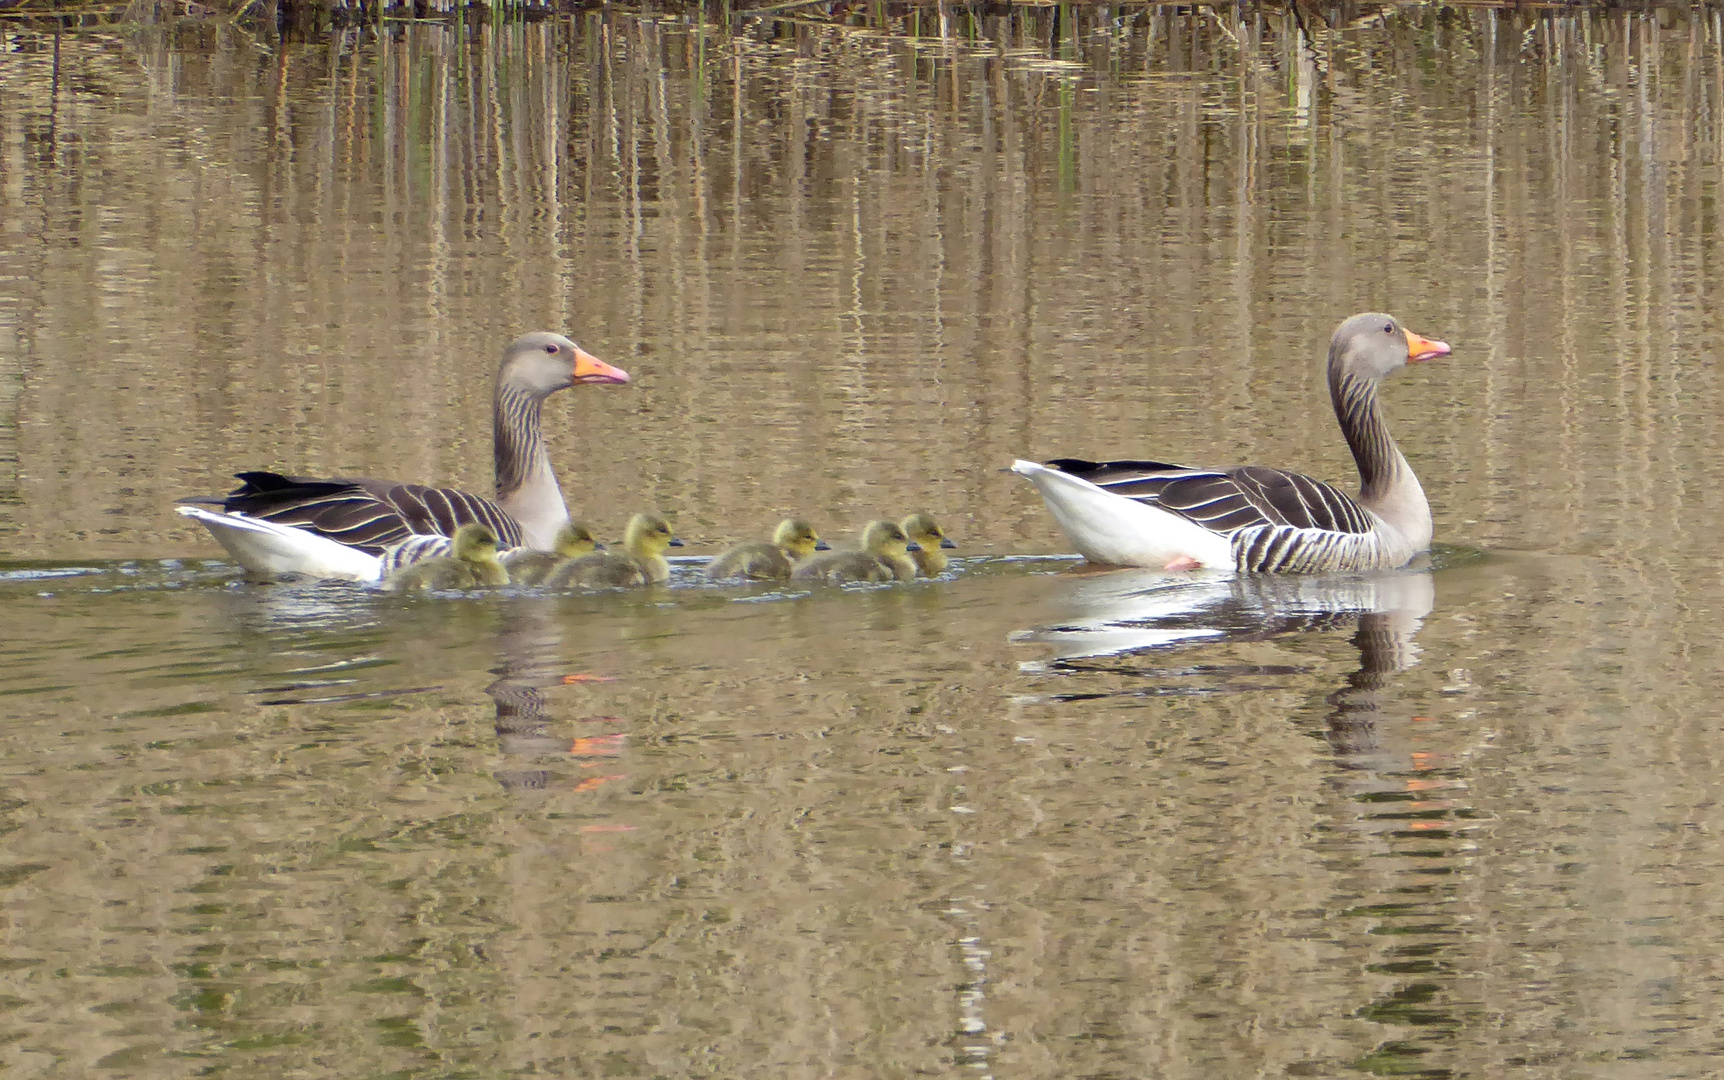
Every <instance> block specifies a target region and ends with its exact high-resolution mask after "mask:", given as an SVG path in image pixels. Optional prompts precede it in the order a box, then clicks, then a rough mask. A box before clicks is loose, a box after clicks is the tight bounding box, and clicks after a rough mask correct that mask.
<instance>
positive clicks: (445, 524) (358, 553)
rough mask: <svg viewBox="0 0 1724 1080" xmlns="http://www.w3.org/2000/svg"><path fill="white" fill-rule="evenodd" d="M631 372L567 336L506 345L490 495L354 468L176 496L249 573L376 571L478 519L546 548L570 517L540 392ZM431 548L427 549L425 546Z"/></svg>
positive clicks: (371, 576)
mask: <svg viewBox="0 0 1724 1080" xmlns="http://www.w3.org/2000/svg"><path fill="white" fill-rule="evenodd" d="M628 381H629V376H628V372H626V371H623V370H621V369H620V368H615V367H612V366H611V365H609V364H607V363H605V362H604V361H602V360H599V359H597V358H595V357H593V356H592V355H590V354H589V353H587V352H586V351H585V350H583V349H582V348H581V347H580V346H578V345H576V344H575V343H574V342H572V341H570V340H569V339H568V338H566V337H563V336H562V335H560V334H552V333H548V332H544V331H540V332H537V333H532V334H527V335H526V336H524V337H521V338H518V339H516V340H515V341H513V342H511V343H510V344H509V346H508V348H506V349H504V350H503V362H502V364H501V365H499V366H498V368H497V383H496V395H495V399H494V401H493V406H492V415H493V431H492V438H493V453H494V459H495V465H496V474H497V477H496V479H497V488H496V498H495V499H494V500H493V499H487V498H485V497H483V496H480V495H473V494H470V493H468V492H465V491H460V490H458V489H455V488H437V487H427V486H424V485H422V484H402V483H397V482H395V481H391V480H373V479H368V478H362V477H331V478H328V479H320V478H314V477H304V476H286V475H283V474H281V473H275V472H262V471H256V472H243V473H239V474H238V477H239V479H240V480H241V481H242V483H241V486H240V487H238V488H237V489H235V490H234V491H232V492H230V493H228V494H227V495H225V496H223V495H210V496H200V497H197V498H192V499H186V500H183V502H182V504H181V505H180V506H179V507H178V508H177V509H178V510H179V512H180V513H181V514H184V515H186V516H187V517H191V518H194V519H196V520H198V521H201V522H202V523H203V524H204V526H205V527H207V528H208V529H209V531H210V532H211V534H213V535H214V536H215V538H216V539H217V540H218V541H219V542H220V543H221V545H222V546H223V547H224V548H226V549H227V550H228V553H229V554H231V555H232V556H233V557H234V560H235V561H236V562H238V563H239V564H240V565H241V566H243V567H245V568H246V570H248V571H250V572H251V573H254V574H263V575H269V576H278V575H284V574H303V575H306V576H309V577H328V578H346V579H349V580H353V581H378V580H381V579H382V578H383V577H384V576H385V574H386V569H385V567H384V561H387V562H389V564H390V567H391V568H393V567H394V566H398V565H403V564H405V563H410V562H412V561H414V559H415V558H417V557H421V556H424V555H434V554H435V555H441V554H444V553H445V552H447V550H448V547H447V543H446V538H448V537H451V536H453V535H454V534H455V530H457V529H459V528H460V527H461V526H462V525H484V526H486V527H488V528H489V529H491V531H492V532H493V533H495V535H496V537H497V541H498V544H499V546H501V547H502V548H504V549H506V550H510V551H512V550H514V549H518V548H535V549H541V550H549V549H550V548H551V546H552V545H553V544H554V543H555V542H556V538H557V532H558V530H559V529H561V528H562V526H563V525H565V524H566V523H567V522H568V520H569V511H568V507H567V506H565V505H564V503H563V493H562V490H561V489H560V488H559V487H558V486H557V477H556V474H555V473H554V472H552V470H551V459H550V455H549V454H548V453H547V452H546V450H545V441H544V436H543V433H542V430H541V428H540V419H539V412H540V406H541V405H542V404H543V403H544V400H545V399H546V398H547V397H549V396H551V395H552V394H554V393H556V392H557V391H559V390H566V389H568V388H569V387H571V386H577V385H581V384H586V383H598V384H617V383H626V382H628ZM427 548H429V549H430V550H427Z"/></svg>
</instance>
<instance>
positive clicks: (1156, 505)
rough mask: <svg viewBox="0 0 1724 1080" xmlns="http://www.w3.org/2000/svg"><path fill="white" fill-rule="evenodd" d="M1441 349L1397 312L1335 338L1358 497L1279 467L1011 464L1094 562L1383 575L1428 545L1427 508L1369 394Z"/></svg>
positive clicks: (1335, 392)
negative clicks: (1394, 374)
mask: <svg viewBox="0 0 1724 1080" xmlns="http://www.w3.org/2000/svg"><path fill="white" fill-rule="evenodd" d="M1448 354H1449V346H1448V345H1446V344H1444V343H1443V342H1441V341H1433V340H1431V339H1429V338H1423V337H1420V336H1419V335H1418V334H1415V333H1413V332H1412V331H1411V330H1408V329H1405V328H1404V327H1402V326H1401V324H1400V323H1398V322H1397V321H1396V320H1395V319H1394V317H1393V316H1390V315H1382V314H1377V313H1368V314H1364V315H1355V316H1353V317H1352V318H1350V319H1348V320H1347V321H1346V322H1343V323H1342V324H1341V325H1340V326H1339V327H1338V328H1336V330H1335V333H1334V336H1333V337H1331V338H1330V339H1329V367H1328V375H1329V397H1330V400H1331V402H1332V404H1333V405H1334V408H1335V418H1336V420H1338V421H1339V422H1340V425H1341V432H1342V434H1343V435H1345V436H1346V439H1347V445H1348V447H1350V448H1351V449H1352V451H1353V460H1354V461H1355V462H1356V463H1357V464H1358V467H1359V494H1358V496H1357V497H1354V496H1351V495H1348V494H1347V493H1346V492H1344V491H1342V490H1340V489H1339V488H1336V487H1333V486H1331V485H1329V484H1326V483H1324V482H1322V481H1321V480H1313V479H1312V478H1311V477H1309V476H1302V475H1300V474H1299V473H1294V472H1284V471H1282V470H1280V469H1270V468H1264V467H1262V466H1259V465H1246V466H1240V467H1234V468H1219V469H1202V468H1188V467H1186V466H1182V465H1169V464H1167V463H1165V462H1159V461H1083V460H1079V459H1077V458H1060V459H1056V460H1053V461H1049V462H1046V463H1045V464H1037V463H1036V462H1033V461H1016V462H1013V463H1012V471H1013V472H1015V473H1018V474H1020V475H1022V476H1025V477H1027V478H1028V479H1029V481H1030V482H1031V483H1032V484H1034V485H1035V486H1036V490H1037V491H1039V492H1041V495H1042V499H1043V500H1044V501H1045V502H1046V503H1047V506H1048V510H1049V511H1050V512H1052V514H1053V516H1054V520H1055V521H1057V522H1059V525H1060V528H1062V529H1064V530H1065V534H1066V536H1067V537H1068V538H1069V539H1070V540H1071V542H1072V544H1073V545H1075V546H1076V547H1077V550H1078V553H1079V554H1081V555H1082V556H1083V557H1084V558H1086V559H1088V560H1089V561H1090V562H1094V563H1104V564H1109V565H1114V566H1148V567H1155V568H1159V569H1166V570H1195V569H1209V570H1221V571H1227V572H1237V573H1265V572H1280V573H1315V572H1321V571H1332V570H1386V569H1392V568H1394V567H1398V566H1401V565H1404V564H1405V563H1406V562H1407V561H1408V560H1409V559H1411V558H1412V557H1413V556H1414V555H1416V554H1418V553H1419V552H1421V551H1425V550H1427V549H1428V548H1429V547H1430V546H1431V508H1430V505H1429V504H1428V503H1427V502H1426V501H1425V492H1424V489H1423V488H1421V487H1420V486H1419V479H1418V477H1416V476H1414V475H1413V469H1412V466H1410V465H1408V464H1407V459H1406V458H1405V457H1403V456H1402V454H1401V451H1400V448H1399V447H1397V446H1396V445H1395V440H1394V438H1393V437H1391V436H1390V434H1389V428H1388V425H1386V424H1385V423H1384V422H1383V416H1382V412H1381V410H1380V409H1379V408H1378V404H1377V384H1378V383H1379V382H1380V381H1382V379H1383V377H1384V376H1386V375H1388V374H1389V373H1391V372H1393V371H1396V370H1399V369H1400V368H1402V367H1404V366H1405V365H1407V364H1409V363H1419V362H1422V361H1425V360H1432V359H1435V358H1436V357H1439V356H1447V355H1448Z"/></svg>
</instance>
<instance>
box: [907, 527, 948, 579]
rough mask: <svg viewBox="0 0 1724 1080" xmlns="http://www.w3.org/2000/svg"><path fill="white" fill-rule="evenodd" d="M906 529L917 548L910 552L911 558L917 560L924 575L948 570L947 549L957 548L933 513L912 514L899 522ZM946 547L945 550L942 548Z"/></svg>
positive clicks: (917, 566)
mask: <svg viewBox="0 0 1724 1080" xmlns="http://www.w3.org/2000/svg"><path fill="white" fill-rule="evenodd" d="M898 527H899V528H901V529H903V530H904V535H905V536H908V537H909V538H910V540H911V542H912V543H914V544H915V545H916V548H915V550H913V551H911V552H910V558H911V559H912V560H914V561H915V563H916V569H917V570H920V571H921V572H922V576H923V577H939V576H940V575H941V574H943V573H945V572H946V562H947V560H946V551H949V550H951V549H953V548H956V547H957V546H958V545H957V544H954V543H952V538H951V537H949V536H947V535H946V530H944V529H942V528H940V523H939V522H937V521H935V520H934V515H932V514H911V515H910V516H909V517H907V518H905V519H904V520H903V521H901V522H899V523H898ZM941 549H945V550H941Z"/></svg>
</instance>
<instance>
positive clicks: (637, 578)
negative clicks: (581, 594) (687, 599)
mask: <svg viewBox="0 0 1724 1080" xmlns="http://www.w3.org/2000/svg"><path fill="white" fill-rule="evenodd" d="M681 546H682V541H681V540H678V539H677V538H676V534H675V533H674V532H672V531H671V527H670V522H668V521H666V520H665V519H664V516H663V515H661V514H654V513H646V514H636V515H635V516H634V517H632V518H630V519H629V524H628V528H627V529H625V530H624V531H623V550H622V551H621V552H612V551H606V552H600V553H598V554H595V555H586V556H583V557H581V558H579V559H570V560H568V561H567V562H564V563H562V564H560V565H558V566H557V567H556V568H554V569H553V570H552V571H551V572H550V573H549V574H546V575H545V587H546V588H550V589H560V588H567V587H568V586H570V585H590V586H594V587H598V588H630V587H632V586H635V585H657V584H659V583H661V582H665V581H669V580H670V561H669V560H667V559H666V558H665V557H664V553H665V549H667V548H673V547H681Z"/></svg>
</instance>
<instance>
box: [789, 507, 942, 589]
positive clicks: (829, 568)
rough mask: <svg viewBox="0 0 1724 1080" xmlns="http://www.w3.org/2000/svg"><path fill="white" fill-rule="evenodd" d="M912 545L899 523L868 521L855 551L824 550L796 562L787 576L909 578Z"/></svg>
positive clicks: (807, 578) (835, 581) (843, 581)
mask: <svg viewBox="0 0 1724 1080" xmlns="http://www.w3.org/2000/svg"><path fill="white" fill-rule="evenodd" d="M911 546H912V545H911V544H910V538H909V537H908V536H906V535H904V530H903V528H902V527H901V526H899V525H897V524H895V523H893V522H890V521H871V522H869V523H868V525H867V527H865V528H864V529H863V530H862V546H861V548H860V549H859V550H856V551H828V552H826V553H825V554H824V555H816V556H814V557H813V558H811V559H805V560H803V561H802V562H800V563H798V564H797V566H796V569H795V570H794V571H793V572H792V573H791V575H790V576H791V577H792V578H793V579H795V580H797V581H825V582H829V583H831V584H834V585H843V584H846V583H849V582H853V581H867V582H881V581H911V580H914V578H915V577H916V564H915V563H914V562H911V561H910V556H909V554H908V551H909V549H910V547H911Z"/></svg>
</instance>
